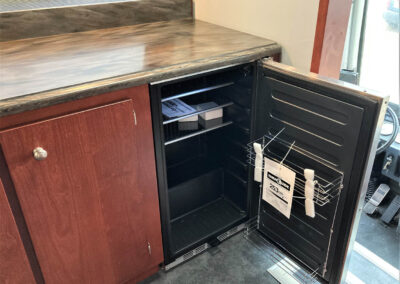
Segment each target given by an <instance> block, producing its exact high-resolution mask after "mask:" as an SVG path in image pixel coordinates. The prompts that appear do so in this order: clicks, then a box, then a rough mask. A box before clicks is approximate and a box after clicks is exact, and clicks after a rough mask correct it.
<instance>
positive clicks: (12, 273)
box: [0, 181, 35, 284]
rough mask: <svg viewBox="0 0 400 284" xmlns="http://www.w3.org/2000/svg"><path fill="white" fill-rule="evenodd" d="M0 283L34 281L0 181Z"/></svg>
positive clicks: (23, 283)
mask: <svg viewBox="0 0 400 284" xmlns="http://www.w3.org/2000/svg"><path fill="white" fill-rule="evenodd" d="M0 283H3V284H29V283H35V280H34V278H33V274H32V270H31V267H30V265H29V261H28V257H27V255H26V253H25V249H24V246H23V245H22V241H21V238H20V236H19V233H18V228H17V224H16V223H15V220H14V216H13V214H12V212H11V208H10V206H9V203H8V201H7V197H6V194H5V192H4V188H3V183H2V182H1V181H0Z"/></svg>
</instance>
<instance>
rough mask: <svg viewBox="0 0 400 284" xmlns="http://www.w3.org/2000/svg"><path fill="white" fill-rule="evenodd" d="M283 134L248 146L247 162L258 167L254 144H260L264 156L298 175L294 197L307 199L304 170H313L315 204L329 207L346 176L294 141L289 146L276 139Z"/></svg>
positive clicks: (262, 138) (265, 136)
mask: <svg viewBox="0 0 400 284" xmlns="http://www.w3.org/2000/svg"><path fill="white" fill-rule="evenodd" d="M282 131H283V129H282V130H281V131H280V132H278V134H276V135H275V136H271V135H264V136H263V137H261V138H259V139H256V140H255V141H252V142H251V143H249V144H247V152H248V154H247V160H248V163H249V164H250V165H252V166H253V167H254V166H255V158H256V153H255V151H254V146H253V145H254V143H259V144H260V145H261V147H262V149H263V156H264V157H267V158H269V159H272V160H274V161H276V162H278V163H282V164H283V165H284V166H286V167H288V168H289V169H291V170H293V171H294V172H295V173H296V180H295V186H294V193H295V194H294V196H293V197H294V198H305V197H304V190H305V189H304V188H305V177H304V169H313V170H314V171H315V176H314V183H315V194H314V203H315V204H316V205H318V206H324V205H326V204H328V203H329V202H331V201H332V200H333V199H335V198H336V197H337V196H338V195H339V194H340V191H341V190H342V188H343V177H344V175H343V173H342V172H340V171H338V170H336V169H334V168H332V167H330V166H328V165H327V164H326V163H324V162H323V161H322V160H320V159H318V158H317V157H316V156H315V155H313V154H312V153H309V152H307V151H305V150H304V149H302V148H300V147H298V146H296V145H295V142H292V143H289V142H287V141H285V140H282V139H280V138H278V137H277V136H278V135H279V134H280V133H281V132H282ZM263 162H264V161H263Z"/></svg>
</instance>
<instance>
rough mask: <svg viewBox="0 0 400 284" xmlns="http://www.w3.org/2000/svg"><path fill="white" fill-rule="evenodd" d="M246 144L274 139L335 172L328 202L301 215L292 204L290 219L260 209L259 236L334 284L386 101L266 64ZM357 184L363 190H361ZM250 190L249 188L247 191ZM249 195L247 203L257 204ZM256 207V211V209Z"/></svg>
mask: <svg viewBox="0 0 400 284" xmlns="http://www.w3.org/2000/svg"><path fill="white" fill-rule="evenodd" d="M257 73H258V75H257V84H256V85H257V88H256V99H255V103H254V110H255V111H254V113H253V126H252V127H253V131H252V133H253V135H254V136H253V138H254V139H257V138H259V137H263V135H266V134H267V135H272V136H273V135H275V134H276V133H278V132H279V131H280V130H281V129H283V128H284V131H283V132H282V133H281V134H279V138H280V139H282V140H285V141H287V142H288V143H292V142H293V141H295V145H296V146H297V147H299V149H302V150H304V153H309V154H310V156H312V155H313V156H314V157H315V158H316V159H317V160H320V161H322V162H323V163H324V164H326V165H328V166H329V167H332V168H333V169H335V170H338V171H340V172H342V173H343V188H342V190H341V192H340V195H338V196H337V197H336V198H333V199H332V200H331V201H330V202H328V203H327V204H325V205H323V206H318V205H316V206H315V211H316V216H315V218H311V217H308V216H306V215H305V208H304V200H303V199H294V200H293V205H292V210H291V216H290V219H288V218H286V217H285V216H284V215H282V214H281V213H279V212H278V211H277V210H276V209H275V208H274V207H272V206H271V205H269V204H268V203H266V202H265V201H263V200H262V201H261V202H260V210H259V212H260V213H259V214H260V216H259V231H261V233H263V234H264V235H265V236H266V237H267V238H268V239H269V240H271V241H272V242H273V243H275V244H276V245H277V246H278V247H280V248H281V249H283V250H284V251H285V252H287V253H288V254H290V255H292V256H294V257H295V258H296V259H297V260H298V261H299V262H301V263H303V264H304V265H305V266H307V267H308V268H310V270H311V271H317V273H318V275H319V277H320V279H323V280H325V281H327V282H329V283H337V282H338V281H339V279H340V276H341V273H342V270H343V264H344V259H345V254H346V249H347V247H348V244H349V243H350V233H351V229H352V224H353V221H354V220H355V219H356V212H357V210H356V208H357V206H358V200H359V195H360V192H361V189H362V188H363V187H364V185H365V181H366V180H367V179H368V176H369V174H370V168H371V166H372V162H373V158H374V152H375V149H376V144H377V140H378V135H377V132H378V131H377V130H378V129H380V127H378V126H379V125H380V123H381V122H382V120H383V116H384V110H385V109H386V105H387V98H384V97H381V96H378V95H373V94H369V93H366V92H364V91H361V90H359V89H357V87H354V86H353V87H349V86H350V85H349V86H345V85H344V84H345V83H342V82H340V81H337V80H329V79H326V78H321V77H319V76H318V75H316V74H312V73H309V74H304V73H300V72H298V71H296V70H295V69H294V68H292V67H289V66H286V65H283V64H280V63H276V62H273V61H272V60H269V59H266V60H263V61H260V62H259V63H258V70H257ZM363 184H364V185H363ZM257 189H258V186H257V184H256V183H255V182H254V185H253V191H254V192H256V191H257ZM258 197H259V195H257V193H256V194H255V195H254V197H253V204H256V203H257V204H258ZM257 206H258V205H257Z"/></svg>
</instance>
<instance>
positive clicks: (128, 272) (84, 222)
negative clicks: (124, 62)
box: [0, 93, 163, 284]
mask: <svg viewBox="0 0 400 284" xmlns="http://www.w3.org/2000/svg"><path fill="white" fill-rule="evenodd" d="M135 107H137V108H135ZM0 139H1V145H2V147H3V151H4V153H5V158H6V162H7V164H8V168H9V171H10V174H11V178H12V180H13V183H14V186H15V190H16V192H17V196H18V198H19V200H20V203H21V208H22V211H23V214H24V216H25V218H26V223H27V226H28V230H29V232H30V235H31V238H32V242H33V245H34V248H35V252H36V254H37V258H38V261H39V264H40V267H41V270H42V273H43V276H44V279H45V281H46V283H57V284H58V283H125V282H126V281H129V280H133V281H135V280H137V279H140V277H142V276H144V275H146V273H147V272H148V271H149V270H154V269H155V268H156V267H157V266H158V264H159V263H161V262H162V261H163V257H162V243H161V227H160V215H159V205H158V194H157V184H156V175H155V161H154V149H153V140H152V129H151V117H150V110H149V98H148V94H147V93H142V94H141V93H139V94H138V95H137V96H136V101H135V103H134V102H132V100H125V101H122V102H118V103H114V104H110V105H106V106H102V107H98V108H94V109H89V110H86V111H82V112H78V113H73V114H70V115H66V116H62V117H58V118H54V119H50V120H47V121H43V122H38V123H34V124H30V125H27V126H22V127H19V128H15V129H11V130H8V131H4V132H2V133H1V134H0ZM38 147H41V148H42V149H43V150H42V151H36V152H37V156H36V159H35V158H34V156H33V151H34V149H36V150H38ZM43 151H46V152H47V157H46V155H45V153H44V152H43Z"/></svg>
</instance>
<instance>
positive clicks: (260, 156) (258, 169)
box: [253, 143, 263, 182]
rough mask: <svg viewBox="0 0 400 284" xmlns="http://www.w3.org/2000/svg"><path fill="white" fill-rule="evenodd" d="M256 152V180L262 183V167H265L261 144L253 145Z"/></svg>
mask: <svg viewBox="0 0 400 284" xmlns="http://www.w3.org/2000/svg"><path fill="white" fill-rule="evenodd" d="M253 147H254V152H255V153H256V159H255V161H254V180H255V181H258V182H261V181H262V166H263V160H262V159H263V154H262V148H261V144H259V143H253Z"/></svg>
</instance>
